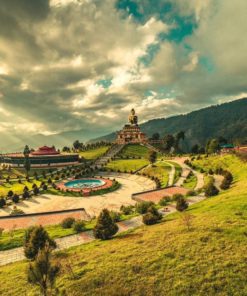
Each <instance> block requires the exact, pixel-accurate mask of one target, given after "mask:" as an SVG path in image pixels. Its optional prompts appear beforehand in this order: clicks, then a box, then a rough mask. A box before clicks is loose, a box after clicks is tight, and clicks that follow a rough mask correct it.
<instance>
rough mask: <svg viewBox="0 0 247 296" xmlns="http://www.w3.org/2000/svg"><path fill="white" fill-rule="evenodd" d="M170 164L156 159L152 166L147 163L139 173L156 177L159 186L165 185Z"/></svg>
mask: <svg viewBox="0 0 247 296" xmlns="http://www.w3.org/2000/svg"><path fill="white" fill-rule="evenodd" d="M170 170H171V166H170V165H169V164H167V163H166V162H164V161H158V162H156V163H155V164H154V165H153V166H151V165H149V166H147V167H145V168H143V169H142V170H141V171H140V174H143V175H144V176H148V177H154V178H158V179H159V180H160V185H161V188H164V187H166V186H167V183H168V178H169V172H170Z"/></svg>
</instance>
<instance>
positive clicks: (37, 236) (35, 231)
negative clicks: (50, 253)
mask: <svg viewBox="0 0 247 296" xmlns="http://www.w3.org/2000/svg"><path fill="white" fill-rule="evenodd" d="M46 243H49V246H50V247H52V248H55V247H56V243H55V241H54V240H52V239H51V238H50V237H49V235H48V233H47V232H46V230H45V229H44V228H43V227H42V226H32V227H29V228H28V229H27V230H26V232H25V235H24V254H25V256H26V257H27V258H28V259H35V257H36V256H37V254H38V251H39V250H42V249H44V247H45V245H46Z"/></svg>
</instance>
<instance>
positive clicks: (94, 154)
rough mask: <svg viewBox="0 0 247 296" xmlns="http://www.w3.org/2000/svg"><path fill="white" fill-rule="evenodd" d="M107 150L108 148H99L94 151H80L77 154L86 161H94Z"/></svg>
mask: <svg viewBox="0 0 247 296" xmlns="http://www.w3.org/2000/svg"><path fill="white" fill-rule="evenodd" d="M108 149H109V146H101V147H98V148H95V149H90V150H88V151H82V152H80V153H79V154H80V156H82V157H83V158H85V159H86V160H94V159H97V158H98V157H100V156H102V155H103V154H105V153H106V152H107V151H108Z"/></svg>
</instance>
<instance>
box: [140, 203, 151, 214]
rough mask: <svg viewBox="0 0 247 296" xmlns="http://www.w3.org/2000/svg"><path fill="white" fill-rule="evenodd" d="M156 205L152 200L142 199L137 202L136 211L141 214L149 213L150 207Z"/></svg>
mask: <svg viewBox="0 0 247 296" xmlns="http://www.w3.org/2000/svg"><path fill="white" fill-rule="evenodd" d="M153 205H154V203H153V202H151V201H142V202H138V203H137V204H136V211H137V213H139V214H145V213H147V211H148V209H149V208H150V207H152V206H153Z"/></svg>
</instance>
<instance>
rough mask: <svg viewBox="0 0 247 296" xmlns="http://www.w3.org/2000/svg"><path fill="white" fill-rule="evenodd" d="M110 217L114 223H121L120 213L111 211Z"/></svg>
mask: <svg viewBox="0 0 247 296" xmlns="http://www.w3.org/2000/svg"><path fill="white" fill-rule="evenodd" d="M110 215H111V218H112V220H113V221H114V222H119V221H120V219H121V217H120V214H119V213H118V212H115V211H110Z"/></svg>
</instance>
